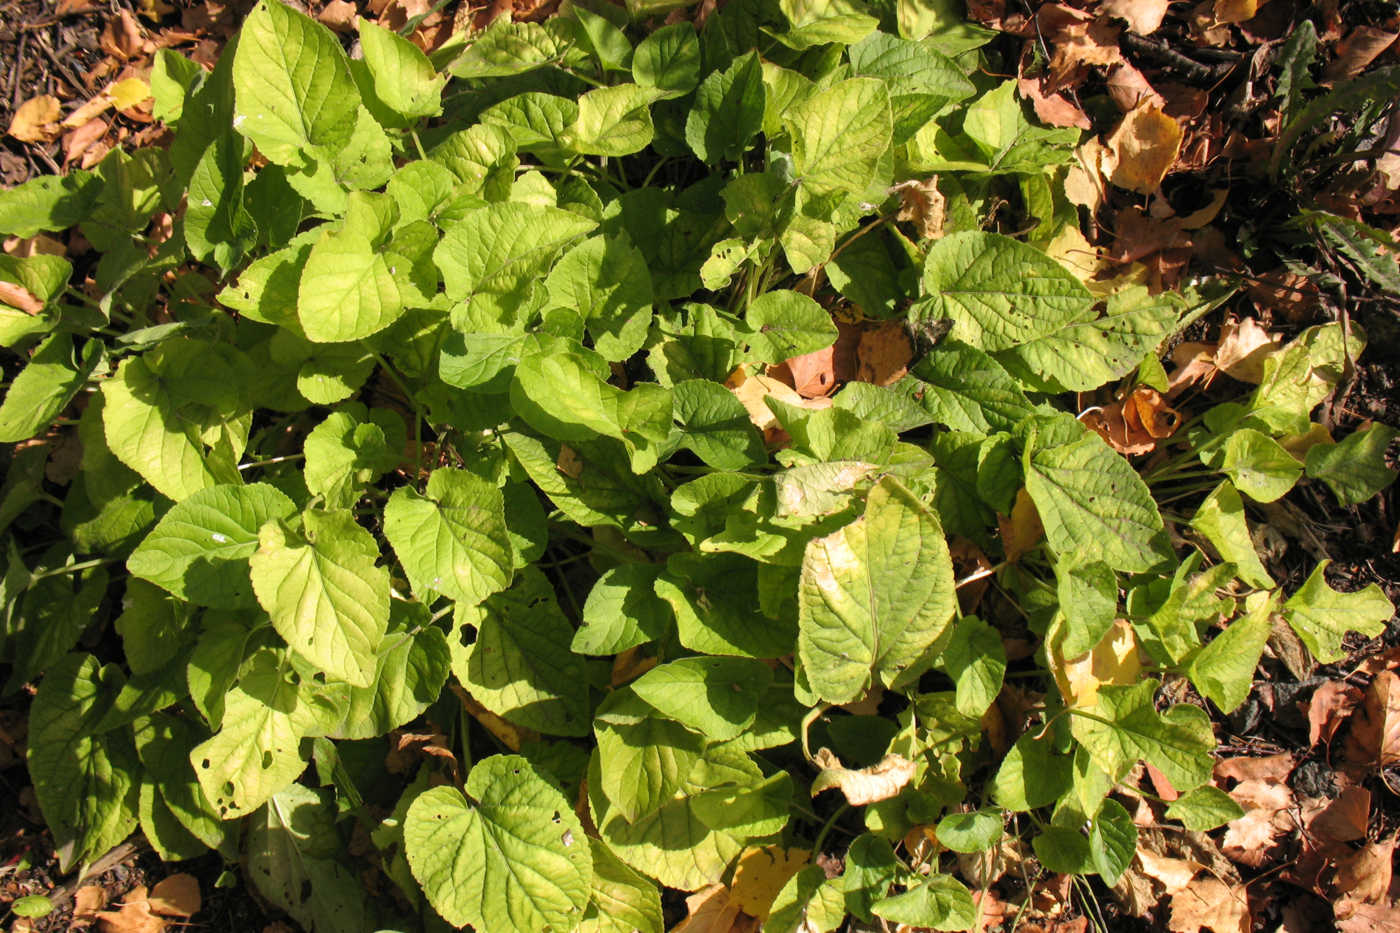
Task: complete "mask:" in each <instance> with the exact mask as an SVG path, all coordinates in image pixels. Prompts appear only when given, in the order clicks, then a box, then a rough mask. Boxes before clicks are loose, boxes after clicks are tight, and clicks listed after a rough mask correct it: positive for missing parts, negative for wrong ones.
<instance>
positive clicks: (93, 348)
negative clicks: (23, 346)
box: [0, 334, 102, 444]
mask: <svg viewBox="0 0 1400 933" xmlns="http://www.w3.org/2000/svg"><path fill="white" fill-rule="evenodd" d="M101 360H102V346H101V343H100V341H96V340H89V341H87V342H86V343H84V344H83V348H82V350H81V351H79V353H78V356H77V358H76V359H75V358H74V355H73V338H72V337H71V336H70V335H68V334H53V335H51V336H49V337H48V338H46V339H45V340H44V341H43V343H41V344H39V346H38V347H36V348H35V350H34V353H33V355H32V356H30V357H29V361H28V362H27V363H25V365H24V369H22V370H20V372H19V374H18V375H17V376H15V378H14V380H13V381H12V382H11V383H10V387H9V389H8V390H6V392H5V400H4V402H3V403H0V443H6V444H12V443H15V442H16V441H23V440H28V439H29V438H31V437H33V436H34V435H35V434H38V433H39V432H40V431H42V430H43V429H44V428H46V427H48V425H49V423H50V422H52V421H53V419H54V416H55V415H57V414H58V413H59V412H61V411H62V410H63V409H64V408H66V407H67V406H68V403H69V402H70V401H72V400H73V396H75V395H77V394H78V390H79V389H81V388H82V387H83V384H84V383H85V382H86V381H87V379H88V377H89V376H91V375H92V372H93V370H95V369H96V368H97V365H98V363H100V362H101ZM75 363H76V365H75Z"/></svg>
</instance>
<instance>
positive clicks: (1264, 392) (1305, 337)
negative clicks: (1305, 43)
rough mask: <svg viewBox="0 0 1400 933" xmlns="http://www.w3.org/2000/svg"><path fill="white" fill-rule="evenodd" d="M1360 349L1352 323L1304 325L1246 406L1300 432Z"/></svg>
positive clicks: (1268, 365) (1270, 364) (1268, 366)
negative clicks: (1346, 329) (1348, 327)
mask: <svg viewBox="0 0 1400 933" xmlns="http://www.w3.org/2000/svg"><path fill="white" fill-rule="evenodd" d="M1397 74H1400V71H1397ZM1365 347H1366V340H1365V338H1364V337H1363V336H1362V335H1361V334H1360V332H1359V330H1358V329H1357V328H1355V327H1353V328H1352V329H1351V333H1350V334H1349V335H1348V334H1346V333H1345V332H1344V331H1343V330H1342V325H1341V324H1320V325H1317V326H1315V327H1309V328H1308V329H1307V330H1305V331H1303V332H1302V333H1301V334H1299V335H1298V336H1297V337H1294V338H1293V339H1292V340H1291V341H1289V343H1288V345H1287V346H1285V347H1284V348H1283V352H1282V353H1278V354H1274V355H1272V356H1269V357H1267V358H1266V359H1265V360H1264V375H1263V378H1262V380H1261V381H1260V383H1259V388H1257V389H1255V391H1254V397H1253V399H1252V401H1251V408H1252V410H1253V411H1254V413H1256V414H1258V415H1260V416H1264V417H1267V418H1269V419H1270V423H1284V424H1289V425H1291V427H1292V428H1293V430H1294V431H1295V433H1298V434H1304V433H1306V432H1307V430H1308V424H1309V422H1308V414H1309V413H1310V412H1311V411H1312V410H1313V409H1314V408H1316V407H1317V406H1318V404H1319V403H1320V402H1322V400H1323V399H1325V398H1327V396H1328V395H1330V394H1331V392H1332V389H1333V387H1334V386H1336V385H1337V383H1338V382H1340V381H1341V378H1342V374H1343V373H1344V372H1346V368H1347V366H1348V365H1349V363H1348V362H1347V361H1348V360H1349V359H1351V360H1354V359H1356V358H1357V357H1358V356H1360V355H1361V351H1362V350H1363V349H1365Z"/></svg>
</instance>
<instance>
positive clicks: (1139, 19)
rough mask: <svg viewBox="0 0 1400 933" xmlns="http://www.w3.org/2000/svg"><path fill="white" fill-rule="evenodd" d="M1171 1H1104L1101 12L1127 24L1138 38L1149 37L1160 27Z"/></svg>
mask: <svg viewBox="0 0 1400 933" xmlns="http://www.w3.org/2000/svg"><path fill="white" fill-rule="evenodd" d="M1170 5H1171V0H1104V4H1103V7H1102V9H1103V11H1104V12H1105V13H1107V14H1109V15H1110V16H1117V17H1119V18H1121V19H1123V20H1126V21H1127V23H1128V28H1129V29H1131V30H1132V31H1133V32H1135V33H1137V34H1138V35H1140V36H1147V35H1151V34H1152V33H1154V32H1156V31H1157V27H1159V26H1161V25H1162V18H1163V17H1164V16H1166V15H1167V7H1168V6H1170Z"/></svg>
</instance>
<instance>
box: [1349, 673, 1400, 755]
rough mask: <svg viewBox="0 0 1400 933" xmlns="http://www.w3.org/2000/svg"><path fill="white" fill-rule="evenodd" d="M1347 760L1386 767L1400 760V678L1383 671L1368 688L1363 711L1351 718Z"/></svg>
mask: <svg viewBox="0 0 1400 933" xmlns="http://www.w3.org/2000/svg"><path fill="white" fill-rule="evenodd" d="M1346 756H1347V759H1348V760H1350V761H1352V762H1355V763H1357V764H1366V765H1370V764H1379V765H1380V767H1382V768H1386V767H1389V766H1390V765H1392V764H1395V763H1396V762H1397V761H1400V676H1397V675H1396V673H1395V672H1394V671H1381V672H1380V673H1379V674H1377V675H1376V677H1375V679H1374V680H1372V681H1371V686H1370V687H1368V688H1367V689H1366V694H1365V701H1364V702H1363V703H1362V705H1361V709H1360V710H1359V711H1358V712H1357V713H1356V715H1354V716H1353V717H1352V720H1351V732H1350V733H1349V734H1348V735H1347V742H1346Z"/></svg>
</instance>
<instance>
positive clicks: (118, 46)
mask: <svg viewBox="0 0 1400 933" xmlns="http://www.w3.org/2000/svg"><path fill="white" fill-rule="evenodd" d="M98 45H100V46H101V47H102V51H104V52H106V53H107V54H108V55H114V56H116V57H117V58H118V59H121V60H122V61H125V60H127V59H129V58H135V57H136V56H138V55H140V54H141V53H142V51H143V50H144V47H145V39H144V38H143V35H142V29H141V24H140V23H139V22H137V20H136V16H135V14H133V13H132V12H131V11H130V10H119V11H118V12H117V15H116V16H115V17H113V18H112V19H110V20H108V21H107V26H106V28H104V29H103V30H102V33H101V35H99V36H98Z"/></svg>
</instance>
